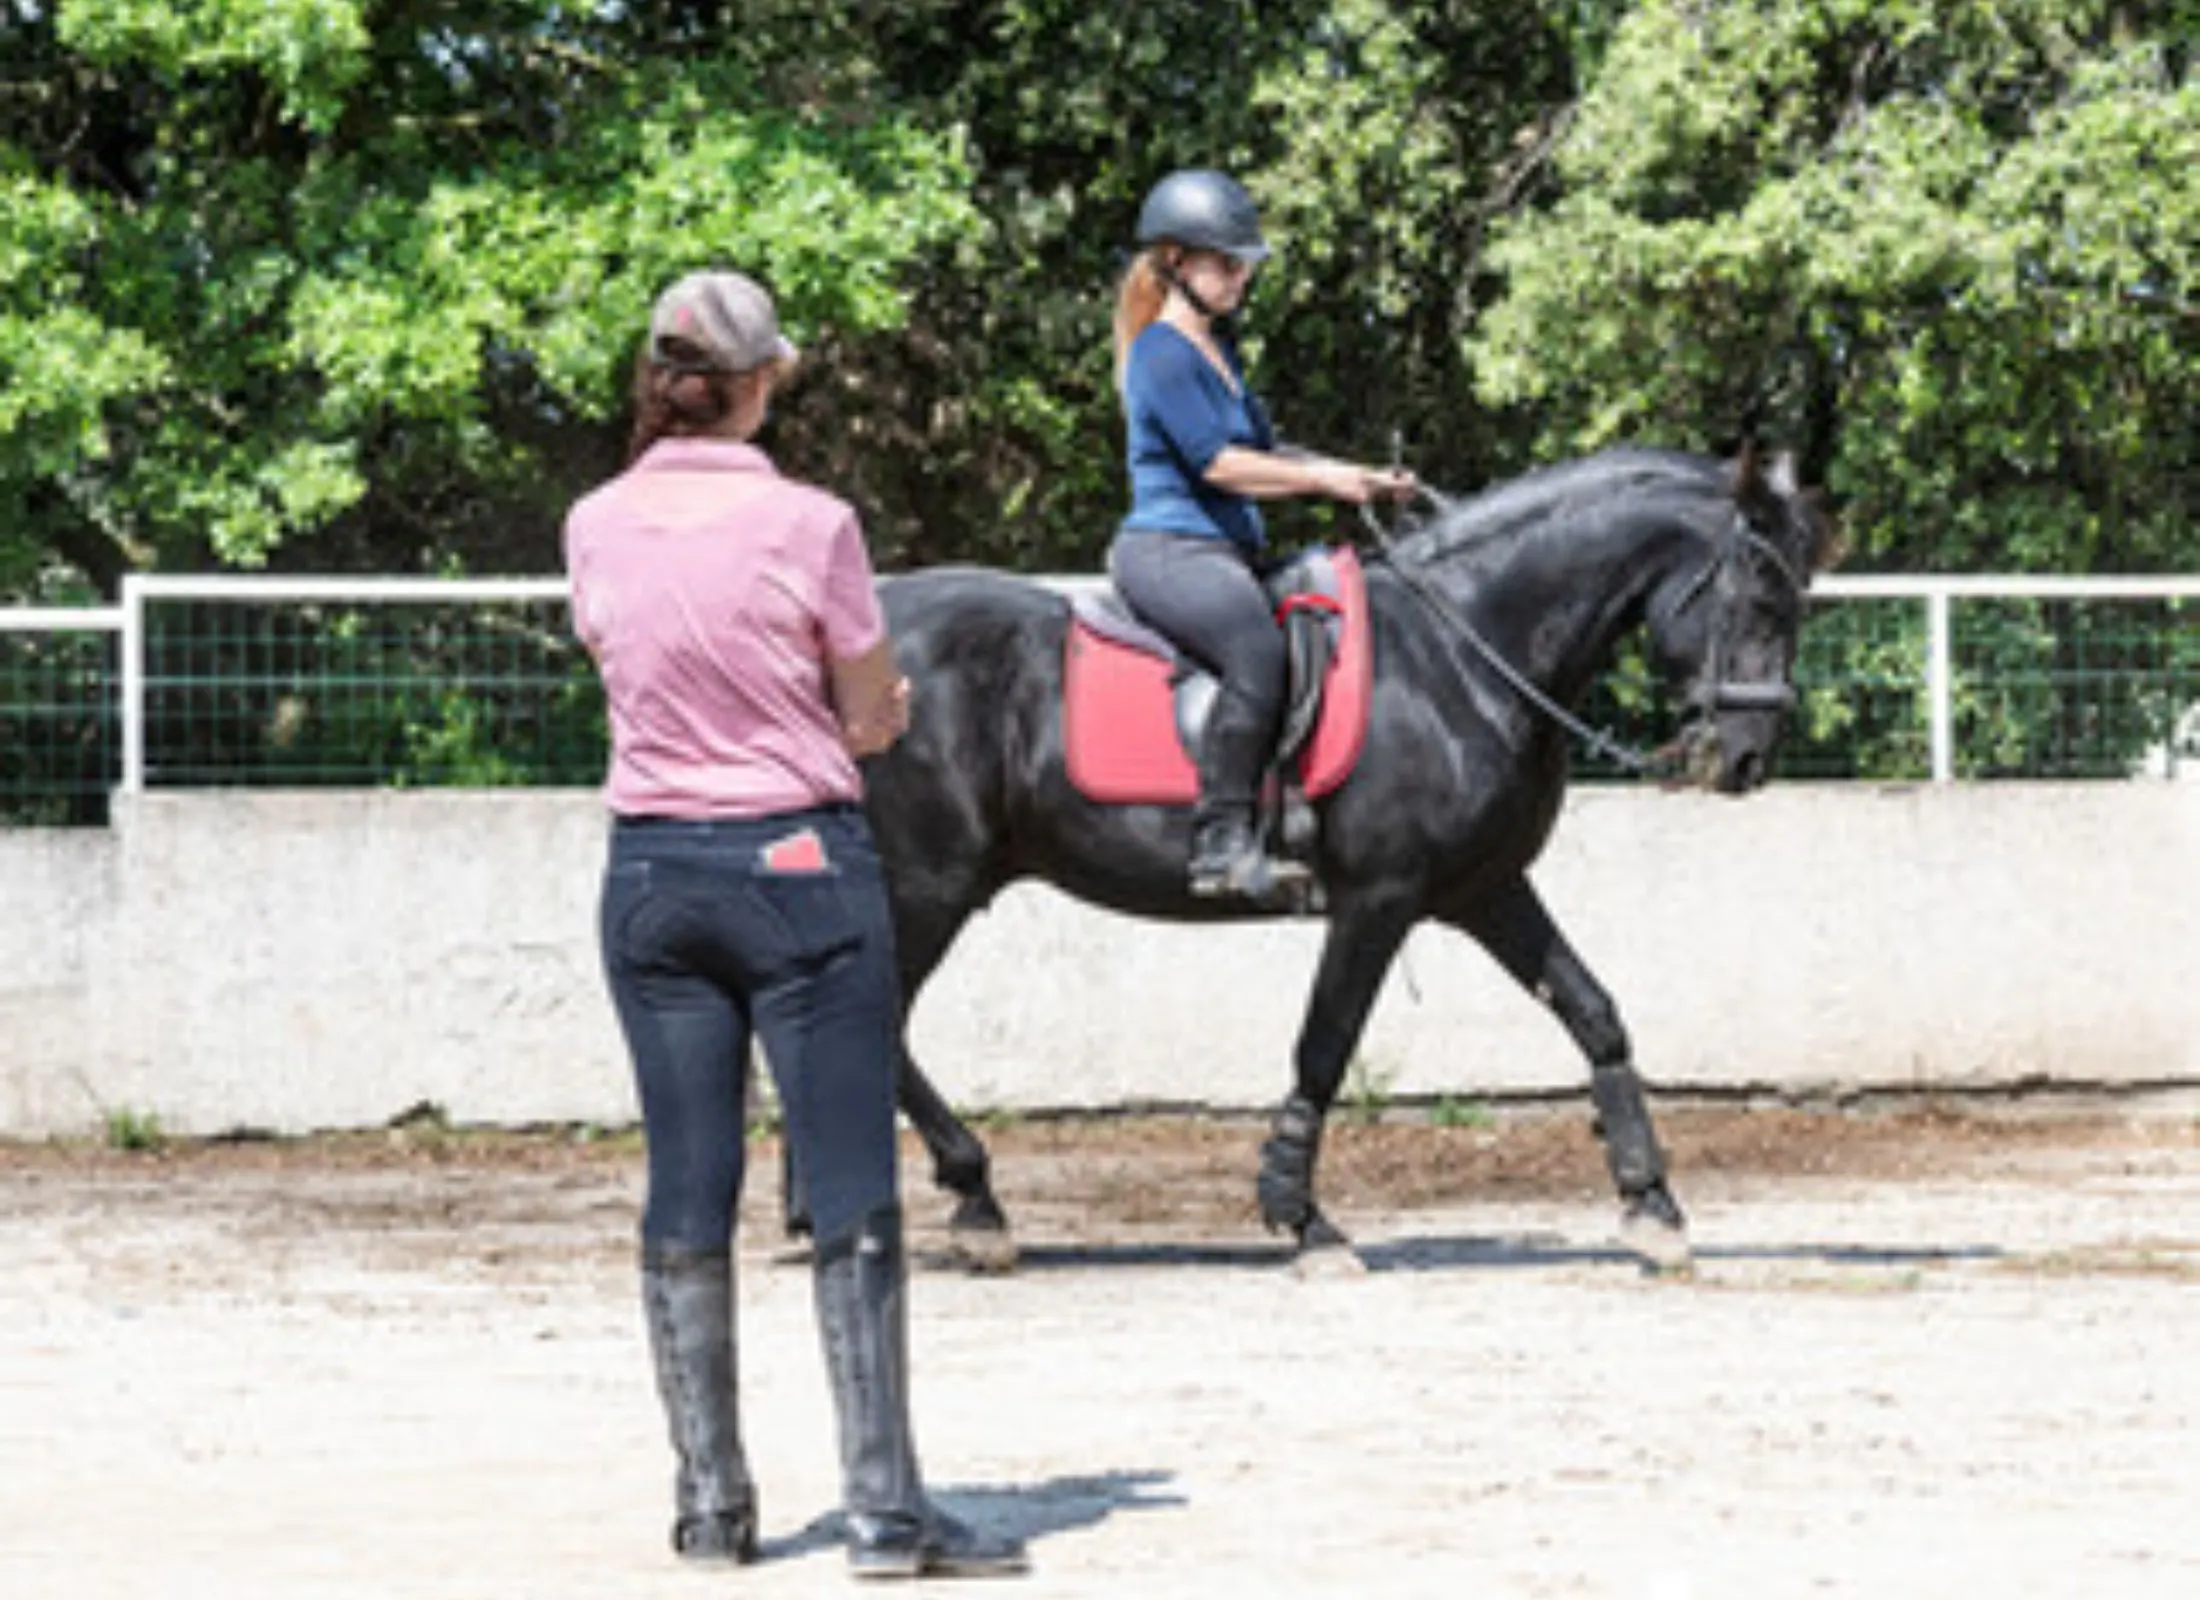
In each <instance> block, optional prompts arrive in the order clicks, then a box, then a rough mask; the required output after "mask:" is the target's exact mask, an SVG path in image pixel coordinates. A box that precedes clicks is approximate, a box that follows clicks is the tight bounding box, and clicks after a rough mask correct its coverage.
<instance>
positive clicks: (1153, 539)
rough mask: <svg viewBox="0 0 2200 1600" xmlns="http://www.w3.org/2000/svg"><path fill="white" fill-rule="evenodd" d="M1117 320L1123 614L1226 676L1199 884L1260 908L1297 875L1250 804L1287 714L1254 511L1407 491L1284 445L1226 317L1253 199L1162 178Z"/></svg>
mask: <svg viewBox="0 0 2200 1600" xmlns="http://www.w3.org/2000/svg"><path fill="white" fill-rule="evenodd" d="M1138 244H1139V247H1140V248H1139V254H1138V255H1137V257H1136V258H1135V259H1134V260H1133V261H1132V262H1131V265H1130V268H1129V270H1128V271H1127V272H1126V273H1125V274H1124V277H1123V283H1122V288H1121V291H1120V293H1119V295H1118V297H1117V301H1116V311H1115V361H1116V379H1117V385H1118V387H1119V389H1120V390H1121V393H1122V397H1123V412H1124V419H1125V423H1126V433H1127V450H1126V454H1127V458H1128V466H1129V471H1130V482H1131V508H1130V511H1129V513H1128V514H1127V515H1126V516H1125V517H1124V519H1123V522H1122V526H1121V527H1120V528H1119V529H1118V530H1117V533H1116V537H1115V540H1114V543H1113V545H1112V547H1111V548H1110V550H1109V553H1108V567H1109V572H1110V574H1111V575H1112V576H1113V578H1114V580H1115V586H1116V588H1117V590H1118V591H1119V592H1120V593H1121V594H1122V597H1123V600H1124V602H1125V603H1126V604H1127V605H1128V606H1129V607H1130V608H1131V609H1132V611H1134V612H1135V613H1137V615H1138V617H1139V618H1140V620H1141V621H1143V622H1145V623H1147V624H1148V625H1149V626H1151V627H1152V628H1153V629H1154V630H1155V631H1156V632H1158V633H1160V634H1162V635H1164V636H1166V637H1167V638H1168V639H1169V640H1170V642H1171V643H1173V644H1175V645H1176V646H1177V647H1178V648H1179V649H1180V650H1182V651H1183V652H1184V653H1185V654H1186V655H1187V656H1189V657H1191V658H1192V659H1193V660H1194V661H1196V662H1198V663H1199V664H1200V665H1201V666H1204V667H1206V668H1207V669H1208V670H1210V671H1212V672H1213V673H1214V674H1215V675H1216V677H1217V678H1218V679H1219V681H1220V692H1219V693H1218V694H1217V696H1216V700H1215V706H1214V710H1213V712H1212V714H1211V716H1210V717H1209V719H1208V722H1207V726H1206V732H1205V734H1204V735H1203V736H1202V738H1201V741H1200V749H1199V759H1198V767H1199V801H1198V805H1197V808H1196V809H1195V810H1194V812H1193V822H1192V856H1191V889H1192V892H1193V893H1194V894H1200V895H1240V896H1244V897H1247V898H1250V899H1254V900H1267V899H1270V898H1271V897H1273V896H1275V895H1277V894H1278V893H1279V892H1280V891H1283V890H1286V889H1289V888H1292V887H1295V886H1297V885H1299V884H1301V883H1303V882H1304V881H1305V878H1306V869H1305V868H1304V867H1303V866H1301V865H1300V864H1298V863H1297V862H1293V861H1286V860H1281V859H1278V858H1275V857H1272V856H1271V855H1269V854H1268V852H1267V851H1266V849H1265V848H1264V846H1263V843H1262V841H1261V839H1260V837H1259V834H1258V832H1257V830H1256V828H1255V825H1254V815H1255V805H1256V802H1257V800H1258V797H1259V793H1260V789H1261V784H1262V780H1263V777H1264V775H1265V773H1266V770H1267V767H1268V764H1269V762H1270V760H1271V758H1272V755H1273V752H1274V748H1275V740H1276V734H1277V728H1278V722H1279V719H1280V717H1281V715H1282V710H1283V703H1284V694H1285V674H1286V665H1287V664H1286V660H1285V648H1284V641H1283V635H1282V632H1281V630H1280V629H1279V628H1278V627H1277V626H1276V623H1275V619H1274V615H1273V611H1272V607H1271V605H1270V602H1269V599H1268V595H1267V593H1266V591H1265V589H1264V588H1263V587H1262V584H1261V580H1260V573H1261V570H1262V568H1263V566H1264V565H1265V562H1264V557H1263V550H1264V546H1265V544H1266V533H1265V530H1264V529H1263V527H1262V523H1261V514H1260V509H1259V507H1258V506H1257V505H1256V504H1255V503H1254V502H1255V501H1257V500H1264V499H1275V498H1281V497H1285V496H1295V495H1324V496H1328V497H1329V498H1332V499H1336V500H1342V501H1345V502H1348V503H1350V504H1354V505H1361V504H1365V503H1366V502H1367V501H1369V500H1371V499H1376V498H1403V497H1405V496H1407V495H1410V494H1412V493H1413V492H1414V490H1415V488H1416V485H1415V482H1414V479H1413V475H1412V474H1411V473H1409V472H1405V471H1403V470H1400V469H1389V470H1384V469H1378V468H1373V467H1364V466H1358V465H1355V464H1353V463H1351V462H1347V461H1338V460H1333V459H1330V458H1327V457H1323V456H1317V455H1310V454H1305V453H1302V452H1298V451H1291V450H1285V449H1281V448H1279V447H1278V444H1277V441H1276V435H1275V430H1274V428H1273V427H1272V426H1271V424H1270V422H1269V419H1268V413H1267V410H1266V408H1265V407H1263V406H1262V404H1261V402H1260V400H1259V398H1258V397H1257V396H1256V395H1255V394H1254V393H1253V391H1252V389H1251V388H1250V387H1249V386H1248V385H1247V383H1246V381H1245V372H1244V368H1243V366H1242V365H1241V363H1240V361H1239V359H1238V353H1237V347H1236V343H1235V341H1234V340H1233V339H1232V338H1231V337H1230V335H1229V332H1228V330H1227V326H1226V323H1227V319H1228V318H1229V316H1230V315H1231V313H1232V312H1234V311H1236V310H1237V309H1238V308H1239V306H1240V305H1242V304H1243V303H1244V299H1245V292H1246V288H1247V286H1248V285H1249V284H1250V282H1251V281H1252V275H1253V272H1254V270H1255V269H1256V268H1257V267H1258V266H1259V265H1260V263H1261V262H1262V261H1263V260H1265V259H1266V258H1267V256H1268V254H1269V250H1268V244H1267V241H1266V240H1265V239H1263V238H1262V236H1261V228H1260V213H1259V211H1258V210H1257V209H1256V208H1255V206H1254V204H1253V200H1252V197H1251V196H1250V195H1248V194H1247V193H1246V192H1245V190H1244V188H1243V187H1241V186H1240V185H1239V184H1238V183H1237V182H1236V181H1235V180H1233V179H1231V178H1229V177H1227V176H1226V175H1224V174H1223V173H1220V172H1212V171H1206V170H1198V169H1195V170H1189V171H1182V172H1174V173H1171V174H1170V175H1169V176H1168V177H1166V178H1164V179H1162V180H1161V182H1160V183H1158V184H1156V185H1155V186H1154V188H1153V190H1152V192H1151V193H1149V194H1148V195H1147V196H1146V201H1145V205H1144V206H1143V207H1142V208H1141V209H1140V211H1139V215H1138Z"/></svg>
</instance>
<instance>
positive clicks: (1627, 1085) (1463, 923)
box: [1444, 878, 1689, 1269]
mask: <svg viewBox="0 0 2200 1600" xmlns="http://www.w3.org/2000/svg"><path fill="white" fill-rule="evenodd" d="M1444 920H1446V921H1448V922H1451V923H1452V924H1453V925H1454V926H1455V927H1458V928H1460V929H1462V930H1463V931H1464V932H1466V933H1467V934H1468V935H1470V936H1471V937H1472V938H1474V939H1475V940H1476V941H1477V942H1478V943H1479V944H1480V945H1481V946H1482V947H1483V948H1484V949H1485V950H1487V951H1489V953H1490V954H1491V956H1493V957H1494V958H1495V959H1496V961H1497V964H1498V965H1499V966H1501V967H1503V968H1504V969H1505V970H1506V971H1507V972H1508V973H1510V974H1512V976H1513V978H1514V980H1515V981H1516V982H1518V983H1519V984H1520V985H1521V987H1523V988H1525V989H1526V990H1528V992H1529V993H1531V994H1533V995H1535V996H1536V998H1538V999H1539V1000H1542V1001H1543V1002H1544V1003H1545V1004H1546V1005H1548V1006H1549V1007H1550V1008H1551V1010H1552V1012H1553V1013H1554V1014H1555V1015H1556V1016H1557V1018H1558V1020H1559V1021H1560V1022H1561V1023H1563V1024H1564V1025H1565V1028H1566V1031H1567V1032H1568V1033H1569V1034H1571V1035H1572V1036H1573V1040H1574V1043H1575V1044H1576V1045H1578V1046H1579V1047H1580V1049H1581V1053H1582V1054H1583V1055H1585V1056H1587V1057H1588V1058H1589V1094H1590V1098H1591V1100H1592V1102H1593V1103H1594V1104H1595V1107H1596V1119H1597V1132H1598V1134H1599V1136H1600V1137H1601V1138H1602V1139H1603V1141H1604V1155H1605V1161H1606V1163H1607V1164H1608V1165H1609V1166H1610V1168H1611V1172H1612V1181H1613V1183H1614V1185H1615V1186H1616V1187H1617V1188H1618V1190H1619V1196H1620V1203H1621V1206H1622V1208H1623V1210H1622V1214H1621V1222H1620V1226H1621V1232H1622V1235H1623V1237H1624V1238H1625V1239H1626V1241H1627V1243H1628V1244H1629V1246H1630V1247H1631V1248H1633V1249H1634V1250H1635V1251H1636V1252H1637V1253H1639V1254H1640V1255H1641V1256H1642V1257H1643V1259H1644V1260H1645V1261H1646V1262H1648V1263H1649V1264H1650V1265H1651V1266H1653V1267H1658V1268H1665V1269H1673V1268H1680V1267H1685V1266H1686V1265H1687V1264H1688V1259H1689V1252H1688V1233H1687V1224H1686V1222H1685V1221H1684V1219H1683V1218H1682V1216H1681V1208H1680V1205H1679V1204H1678V1202H1676V1201H1675V1200H1674V1198H1673V1191H1672V1189H1671V1187H1670V1186H1669V1185H1668V1183H1667V1182H1666V1168H1665V1152H1664V1151H1663V1150H1661V1149H1660V1148H1659V1147H1658V1137H1657V1131H1656V1130H1655V1129H1654V1128H1653V1127H1652V1126H1651V1122H1650V1106H1649V1103H1648V1102H1647V1101H1646V1100H1645V1099H1644V1098H1643V1093H1642V1079H1641V1077H1640V1076H1639V1075H1638V1074H1637V1073H1636V1071H1635V1066H1634V1061H1633V1059H1632V1052H1631V1048H1630V1045H1629V1042H1628V1038H1627V1029H1626V1026H1625V1025H1624V1024H1623V1023H1622V1022H1621V1021H1620V1016H1619V1009H1618V1007H1617V1006H1615V1005H1614V1004H1613V1003H1612V997H1611V995H1610V994H1609V993H1607V992H1606V991H1605V989H1604V986H1603V985H1602V984H1600V983H1598V982H1597V980H1596V978H1595V977H1594V976H1593V975H1592V974H1591V973H1590V971H1589V969H1588V968H1587V967H1586V966H1584V965H1583V964H1582V961H1581V958H1580V957H1579V956H1578V955H1576V954H1575V953H1574V949H1573V946H1571V945H1570V944H1568V943H1567V942H1566V936H1565V935H1564V934H1562V933H1560V932H1559V930H1558V924H1557V923H1555V922H1553V921H1552V920H1551V914H1550V912H1548V911H1547V910H1545V909H1544V906H1543V901H1542V899H1541V897H1539V896H1538V895H1537V894H1536V892H1535V889H1534V888H1533V886H1531V885H1530V884H1529V882H1528V880H1527V879H1526V878H1517V879H1515V880H1514V881H1513V882H1512V883H1511V884H1510V885H1508V886H1507V887H1506V888H1504V889H1503V890H1501V891H1499V892H1497V893H1496V894H1491V895H1484V896H1481V897H1478V898H1477V900H1476V901H1475V903H1474V905H1473V906H1472V907H1471V908H1469V909H1468V910H1467V911H1466V912H1464V913H1463V914H1461V915H1459V916H1456V917H1454V916H1448V915H1447V916H1446V917H1445V919H1444Z"/></svg>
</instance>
